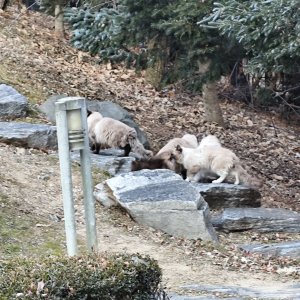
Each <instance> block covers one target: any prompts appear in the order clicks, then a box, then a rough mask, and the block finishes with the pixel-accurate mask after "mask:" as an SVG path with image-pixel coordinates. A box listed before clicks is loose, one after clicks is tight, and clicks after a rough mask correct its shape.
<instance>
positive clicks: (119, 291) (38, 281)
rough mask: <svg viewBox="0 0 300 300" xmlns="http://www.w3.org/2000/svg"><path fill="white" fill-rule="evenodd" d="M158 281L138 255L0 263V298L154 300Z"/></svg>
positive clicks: (152, 264)
mask: <svg viewBox="0 0 300 300" xmlns="http://www.w3.org/2000/svg"><path fill="white" fill-rule="evenodd" d="M160 280H161V270H160V268H159V266H158V264H157V262H156V261H154V260H153V259H150V258H149V257H148V256H146V257H143V256H141V255H139V254H134V255H113V256H108V255H96V254H93V255H88V256H76V257H71V258H70V257H47V258H43V259H41V258H40V259H25V258H23V259H15V260H10V261H5V262H2V263H1V264H0V299H2V300H8V299H9V300H11V299H16V298H17V297H18V299H90V300H92V299H101V300H106V299H109V300H112V299H115V300H118V299H119V300H126V299H130V300H134V299H136V300H148V299H157V298H156V297H157V296H158V295H159V292H158V286H159V283H160ZM160 299H162V298H160Z"/></svg>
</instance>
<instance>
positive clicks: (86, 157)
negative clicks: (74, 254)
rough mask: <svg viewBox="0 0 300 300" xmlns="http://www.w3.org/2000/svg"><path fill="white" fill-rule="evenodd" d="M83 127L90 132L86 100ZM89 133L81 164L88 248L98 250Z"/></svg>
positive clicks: (83, 107) (86, 136) (82, 115)
mask: <svg viewBox="0 0 300 300" xmlns="http://www.w3.org/2000/svg"><path fill="white" fill-rule="evenodd" d="M81 119H82V120H83V122H82V129H83V131H84V132H88V128H87V121H86V120H87V110H86V104H85V101H84V102H83V105H82V109H81ZM89 148H90V147H89V138H88V135H87V134H85V135H84V147H83V148H82V149H81V150H80V164H81V174H82V183H83V192H84V213H85V223H86V236H87V248H88V250H89V251H90V252H91V251H95V250H97V232H96V218H95V198H94V195H93V178H92V171H91V157H90V150H89Z"/></svg>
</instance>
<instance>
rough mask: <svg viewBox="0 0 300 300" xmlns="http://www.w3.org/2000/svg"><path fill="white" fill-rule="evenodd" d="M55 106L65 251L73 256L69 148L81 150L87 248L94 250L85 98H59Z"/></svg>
mask: <svg viewBox="0 0 300 300" xmlns="http://www.w3.org/2000/svg"><path fill="white" fill-rule="evenodd" d="M55 110H56V126H57V140H58V153H59V162H60V172H61V186H62V194H63V206H64V217H65V230H66V242H67V251H68V255H69V256H73V255H76V254H77V239H76V225H75V213H74V200H73V190H72V172H71V159H70V151H71V150H79V151H80V164H81V175H82V184H83V193H84V212H85V223H86V236H87V248H88V251H90V252H91V251H95V250H97V234H96V218H95V201H94V196H93V186H92V182H93V180H92V172H91V160H90V151H89V140H88V135H87V131H88V130H87V113H86V112H87V110H86V104H85V99H84V98H81V97H65V98H62V99H60V100H59V101H58V102H56V103H55Z"/></svg>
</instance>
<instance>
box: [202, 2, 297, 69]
mask: <svg viewBox="0 0 300 300" xmlns="http://www.w3.org/2000/svg"><path fill="white" fill-rule="evenodd" d="M214 5H215V7H214V9H213V12H212V14H211V15H210V16H209V17H207V18H205V19H204V20H203V21H202V22H201V23H202V24H203V23H206V24H208V25H209V26H212V27H213V28H218V29H219V31H220V32H221V34H223V35H227V36H229V37H232V38H234V39H236V40H237V41H238V42H239V43H240V44H241V45H242V46H243V47H244V48H245V49H246V51H247V54H248V56H249V58H250V61H249V64H248V70H249V72H252V73H256V74H263V73H266V72H269V71H271V72H285V73H289V74H293V73H299V71H300V41H299V36H300V10H299V0H266V1H239V0H224V1H222V2H221V3H215V4H214Z"/></svg>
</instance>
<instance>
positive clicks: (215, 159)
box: [173, 136, 250, 184]
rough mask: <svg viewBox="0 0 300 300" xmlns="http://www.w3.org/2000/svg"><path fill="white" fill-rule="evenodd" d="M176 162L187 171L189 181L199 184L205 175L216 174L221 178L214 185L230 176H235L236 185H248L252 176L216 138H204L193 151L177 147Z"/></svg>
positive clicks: (175, 152) (214, 181)
mask: <svg viewBox="0 0 300 300" xmlns="http://www.w3.org/2000/svg"><path fill="white" fill-rule="evenodd" d="M173 154H174V157H175V160H176V161H177V162H178V163H180V164H182V165H183V166H184V168H186V169H187V179H186V180H188V181H192V182H198V181H199V179H200V178H201V177H203V174H205V173H208V172H210V173H215V174H216V175H218V176H219V178H218V179H216V180H213V181H212V182H213V183H221V182H223V181H224V180H225V179H226V178H227V177H228V176H234V178H235V181H234V184H239V183H240V182H241V179H243V180H242V181H243V182H245V183H247V181H249V178H250V176H249V175H248V173H247V172H246V170H245V169H244V168H243V167H242V166H241V163H240V160H239V158H238V157H237V156H236V155H235V154H234V152H232V151H231V150H229V149H227V148H224V147H222V146H221V144H220V142H219V140H218V139H217V138H216V137H215V136H208V137H206V138H204V139H203V140H202V141H201V142H200V145H199V146H198V148H196V149H191V148H185V147H182V146H180V145H177V147H176V150H175V151H174V153H173Z"/></svg>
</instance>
